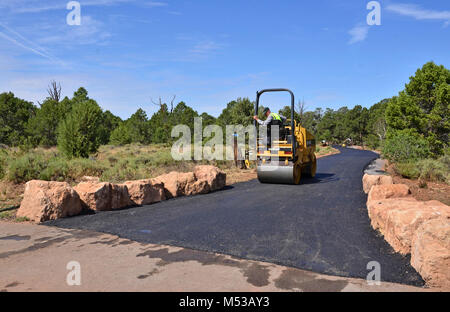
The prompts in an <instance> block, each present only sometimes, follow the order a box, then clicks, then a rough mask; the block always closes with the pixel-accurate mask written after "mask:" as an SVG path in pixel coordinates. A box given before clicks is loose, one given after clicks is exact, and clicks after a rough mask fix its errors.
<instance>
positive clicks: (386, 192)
mask: <svg viewBox="0 0 450 312" xmlns="http://www.w3.org/2000/svg"><path fill="white" fill-rule="evenodd" d="M410 194H411V191H410V190H409V187H408V186H407V185H405V184H386V185H374V186H372V188H371V189H370V192H369V195H368V196H367V202H371V201H374V200H375V201H376V200H383V199H388V198H400V197H407V196H408V195H410Z"/></svg>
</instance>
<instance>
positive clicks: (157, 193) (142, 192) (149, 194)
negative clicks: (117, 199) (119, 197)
mask: <svg viewBox="0 0 450 312" xmlns="http://www.w3.org/2000/svg"><path fill="white" fill-rule="evenodd" d="M124 185H126V186H127V189H128V194H129V195H130V199H131V201H132V202H133V203H134V204H135V205H149V204H153V203H157V202H160V201H162V200H165V199H166V195H165V192H164V184H163V183H162V182H158V181H155V180H152V179H146V180H137V181H127V182H125V183H124Z"/></svg>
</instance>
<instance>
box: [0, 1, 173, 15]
mask: <svg viewBox="0 0 450 312" xmlns="http://www.w3.org/2000/svg"><path fill="white" fill-rule="evenodd" d="M78 1H79V2H80V4H81V7H82V8H83V7H88V6H111V5H119V4H122V3H136V4H138V5H139V4H141V5H142V6H145V7H150V8H153V7H165V6H168V3H166V2H160V1H144V2H141V1H137V0H85V1H83V0H78ZM67 2H68V0H67V1H61V0H53V1H47V3H46V4H45V5H43V4H42V2H41V1H36V0H2V3H0V8H9V9H10V10H11V11H12V12H14V13H40V12H45V11H52V10H66V4H67Z"/></svg>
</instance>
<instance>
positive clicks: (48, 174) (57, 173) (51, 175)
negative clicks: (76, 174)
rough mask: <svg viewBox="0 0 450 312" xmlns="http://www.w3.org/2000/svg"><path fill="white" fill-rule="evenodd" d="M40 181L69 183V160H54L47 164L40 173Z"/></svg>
mask: <svg viewBox="0 0 450 312" xmlns="http://www.w3.org/2000/svg"><path fill="white" fill-rule="evenodd" d="M39 179H40V180H45V181H60V182H63V181H67V180H70V176H69V164H68V162H67V159H63V158H53V159H50V160H49V161H48V163H47V166H46V167H45V168H43V169H42V170H41V172H40V173H39Z"/></svg>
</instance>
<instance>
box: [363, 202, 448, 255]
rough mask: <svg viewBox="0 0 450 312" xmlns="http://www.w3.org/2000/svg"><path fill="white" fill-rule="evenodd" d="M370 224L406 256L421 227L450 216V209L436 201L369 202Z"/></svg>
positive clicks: (396, 249)
mask: <svg viewBox="0 0 450 312" xmlns="http://www.w3.org/2000/svg"><path fill="white" fill-rule="evenodd" d="M367 208H368V212H369V217H370V219H371V224H372V227H373V228H374V229H378V230H379V231H380V232H381V234H383V235H384V239H385V240H386V241H387V242H388V243H389V244H390V245H391V246H392V247H393V248H394V250H395V251H397V252H400V253H402V254H407V253H409V252H410V251H411V241H412V238H413V235H414V233H415V232H416V230H417V229H418V227H419V226H420V225H421V224H422V223H424V222H425V221H427V220H431V219H434V218H439V217H442V216H450V207H449V206H447V205H445V204H443V203H441V202H439V201H436V200H431V201H427V202H422V201H417V200H416V199H414V198H412V197H410V198H389V199H383V200H374V201H369V202H368V206H367Z"/></svg>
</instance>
